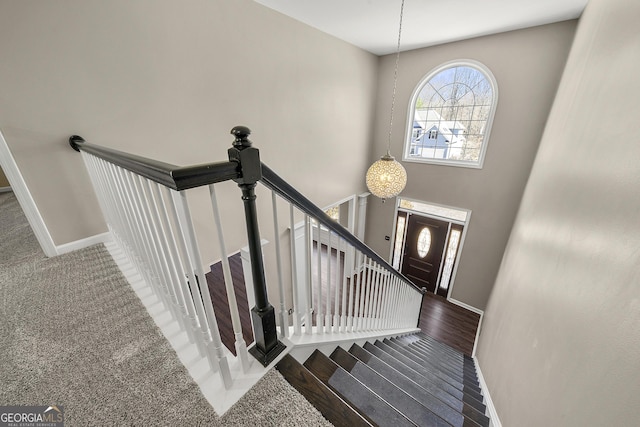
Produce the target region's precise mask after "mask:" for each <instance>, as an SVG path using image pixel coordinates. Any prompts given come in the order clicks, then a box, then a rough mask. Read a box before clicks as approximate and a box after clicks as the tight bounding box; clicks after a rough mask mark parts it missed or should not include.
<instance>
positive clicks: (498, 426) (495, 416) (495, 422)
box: [473, 356, 502, 427]
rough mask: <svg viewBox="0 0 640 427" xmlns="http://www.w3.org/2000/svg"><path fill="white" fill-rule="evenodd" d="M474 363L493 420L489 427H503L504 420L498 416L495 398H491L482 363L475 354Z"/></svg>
mask: <svg viewBox="0 0 640 427" xmlns="http://www.w3.org/2000/svg"><path fill="white" fill-rule="evenodd" d="M473 363H475V365H476V373H477V374H478V381H479V382H480V388H481V389H482V395H483V396H484V403H485V405H486V406H487V412H488V414H486V415H487V416H488V417H489V419H490V420H491V422H490V423H489V427H502V422H500V418H499V417H498V412H497V411H496V407H495V405H494V404H493V400H492V399H491V393H489V387H488V386H487V382H486V381H485V380H484V376H483V375H482V369H480V363H479V362H478V358H477V357H476V356H473Z"/></svg>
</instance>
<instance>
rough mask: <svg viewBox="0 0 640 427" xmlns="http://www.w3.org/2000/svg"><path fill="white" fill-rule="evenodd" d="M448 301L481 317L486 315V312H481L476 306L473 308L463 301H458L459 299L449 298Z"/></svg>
mask: <svg viewBox="0 0 640 427" xmlns="http://www.w3.org/2000/svg"><path fill="white" fill-rule="evenodd" d="M448 301H449V302H452V303H454V304H455V305H459V306H460V307H462V308H466V309H467V310H469V311H473V312H474V313H477V314H479V315H481V316H482V315H483V314H484V311H482V310H480V309H479V308H475V307H474V306H471V305H469V304H467V303H464V302H462V301H458V300H457V299H453V298H449V299H448Z"/></svg>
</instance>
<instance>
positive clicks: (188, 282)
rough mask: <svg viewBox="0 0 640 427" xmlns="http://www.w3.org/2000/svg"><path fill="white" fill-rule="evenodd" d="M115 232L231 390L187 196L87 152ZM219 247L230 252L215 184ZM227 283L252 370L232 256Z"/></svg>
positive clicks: (238, 337)
mask: <svg viewBox="0 0 640 427" xmlns="http://www.w3.org/2000/svg"><path fill="white" fill-rule="evenodd" d="M82 156H83V159H84V161H85V164H86V167H87V170H88V172H89V176H90V178H91V181H92V183H93V186H94V189H95V192H96V195H97V197H98V201H99V203H100V206H101V208H102V211H103V213H104V216H105V219H106V221H107V224H108V226H109V229H110V231H111V233H112V235H113V238H114V240H115V242H116V243H117V245H118V247H119V248H120V249H121V250H122V251H123V253H124V254H125V255H126V257H127V259H128V260H129V262H130V263H131V264H132V265H134V266H135V268H136V270H137V272H138V273H139V274H140V275H141V276H142V277H143V278H144V281H145V283H146V284H147V285H148V286H149V287H150V289H151V290H152V292H153V294H154V295H155V296H156V297H157V298H158V299H159V300H160V301H161V302H162V304H163V305H164V307H166V309H167V310H168V311H169V312H170V313H171V316H172V317H173V319H175V320H176V321H177V323H178V325H179V327H180V330H181V331H183V332H185V333H186V336H187V337H188V339H189V342H190V343H192V344H194V345H195V346H196V347H197V349H198V351H199V354H200V356H201V357H203V358H206V359H207V360H208V363H209V366H210V368H211V369H212V370H213V371H214V372H219V374H220V376H221V378H222V381H223V383H224V385H225V387H227V388H229V387H230V386H231V373H230V368H229V363H228V361H227V355H226V354H225V350H224V348H223V344H222V340H221V337H220V331H219V329H218V323H217V320H216V316H215V310H214V305H213V303H212V300H211V295H210V294H209V287H208V285H207V281H206V277H205V271H204V268H203V266H202V263H201V261H200V260H201V256H200V249H199V247H198V239H197V236H196V233H195V230H194V227H193V222H192V219H191V213H190V210H189V204H188V202H187V198H186V192H185V191H174V190H172V189H169V188H167V187H165V186H163V185H160V184H158V183H157V182H154V181H152V180H150V179H147V178H145V177H143V176H140V175H137V174H135V173H133V172H131V171H129V170H127V169H124V168H122V167H120V166H117V165H115V164H113V163H110V162H108V161H106V160H103V159H101V158H99V157H97V156H94V155H92V154H89V153H86V152H84V151H83V152H82ZM209 189H210V195H211V203H212V209H213V213H214V218H215V223H216V228H217V234H218V242H219V245H220V250H221V252H220V253H222V254H226V253H228V252H227V251H226V247H225V242H224V237H223V233H222V225H221V223H220V214H219V207H218V202H217V198H216V194H215V188H214V185H210V186H209ZM222 268H223V273H224V282H225V287H226V290H227V296H228V299H229V309H230V313H231V320H232V322H231V323H232V325H233V332H234V335H235V347H236V353H237V355H238V357H239V359H240V361H241V366H242V369H243V371H245V372H246V370H247V369H248V367H249V361H248V352H247V346H246V343H245V341H244V339H243V337H242V327H241V324H240V315H239V312H238V306H237V304H236V300H235V292H234V289H233V283H232V280H231V272H230V267H229V262H228V258H227V257H225V256H223V257H222Z"/></svg>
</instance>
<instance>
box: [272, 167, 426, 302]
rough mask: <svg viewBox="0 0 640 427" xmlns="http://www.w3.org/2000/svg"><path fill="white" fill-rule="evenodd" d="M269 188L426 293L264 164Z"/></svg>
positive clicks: (424, 290) (419, 290)
mask: <svg viewBox="0 0 640 427" xmlns="http://www.w3.org/2000/svg"><path fill="white" fill-rule="evenodd" d="M260 181H261V182H262V183H263V184H264V185H265V186H266V187H267V188H269V189H271V190H273V191H275V192H276V193H277V194H279V195H280V197H282V198H283V199H285V200H287V201H288V202H289V203H291V204H293V205H294V206H295V207H297V208H298V209H299V210H301V211H302V212H304V213H305V214H307V215H310V216H311V217H313V218H315V219H316V220H317V221H318V222H320V223H321V224H322V225H324V226H325V227H327V228H328V229H329V230H331V231H333V232H334V233H336V234H337V235H338V236H340V237H342V238H343V239H344V240H345V241H347V242H348V243H349V244H350V245H351V246H353V247H355V248H356V249H357V250H359V251H360V252H362V253H363V254H365V255H366V256H368V257H369V258H371V259H372V260H374V261H375V262H377V263H378V264H380V265H382V266H383V267H384V268H385V269H387V270H388V271H389V272H391V273H392V274H393V275H394V276H396V277H398V278H399V279H401V280H403V281H405V282H407V283H408V284H409V285H411V286H412V287H414V288H415V289H416V290H417V291H418V292H420V293H421V294H424V293H426V289H425V288H420V287H418V286H416V284H415V283H413V282H412V281H411V280H409V279H408V278H407V277H406V276H405V275H403V274H402V273H400V272H399V271H398V270H396V269H395V268H393V267H392V266H391V264H389V263H388V262H387V261H385V259H384V258H382V257H381V256H380V255H378V254H377V253H376V252H374V251H373V249H371V248H370V247H369V246H367V245H366V244H365V243H363V242H362V241H361V240H360V239H358V238H357V237H356V236H354V235H353V234H352V233H351V232H350V231H349V230H347V229H346V228H344V227H343V226H342V225H340V224H338V223H337V222H335V221H334V220H333V219H331V217H330V216H329V215H327V214H326V213H325V212H324V211H323V210H322V209H320V208H319V207H318V206H316V205H315V204H314V203H313V202H312V201H310V200H309V199H307V198H306V197H305V196H303V195H302V193H300V192H299V191H298V190H296V189H295V188H294V187H292V186H291V185H290V184H289V183H288V182H286V181H285V180H284V179H282V178H281V177H280V176H278V174H276V173H275V172H274V171H273V170H272V169H271V168H269V167H268V166H267V165H265V164H264V163H262V179H261V180H260Z"/></svg>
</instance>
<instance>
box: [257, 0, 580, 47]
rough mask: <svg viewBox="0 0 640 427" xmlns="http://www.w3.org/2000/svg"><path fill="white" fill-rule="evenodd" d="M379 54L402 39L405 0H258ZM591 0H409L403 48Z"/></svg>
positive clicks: (542, 19) (572, 12)
mask: <svg viewBox="0 0 640 427" xmlns="http://www.w3.org/2000/svg"><path fill="white" fill-rule="evenodd" d="M255 1H256V2H257V3H260V4H263V5H265V6H267V7H269V8H271V9H274V10H276V11H278V12H280V13H283V14H285V15H287V16H290V17H292V18H294V19H296V20H298V21H301V22H304V23H305V24H307V25H310V26H312V27H314V28H317V29H319V30H321V31H323V32H325V33H328V34H331V35H333V36H335V37H337V38H339V39H342V40H344V41H346V42H348V43H351V44H354V45H356V46H359V47H361V48H363V49H365V50H368V51H369V52H372V53H374V54H376V55H385V54H388V53H393V52H395V50H396V47H397V43H398V24H399V21H400V4H401V0H255ZM587 1H588V0H405V5H404V18H403V24H402V43H401V45H402V47H401V50H403V51H404V50H410V49H416V48H419V47H425V46H432V45H436V44H441V43H446V42H450V41H455V40H462V39H467V38H471V37H477V36H481V35H486V34H495V33H500V32H503V31H509V30H515V29H520V28H526V27H533V26H536V25H542V24H549V23H552V22H559V21H564V20H567V19H574V18H577V17H579V16H580V14H581V13H582V11H583V9H584V7H585V5H586V4H587Z"/></svg>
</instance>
